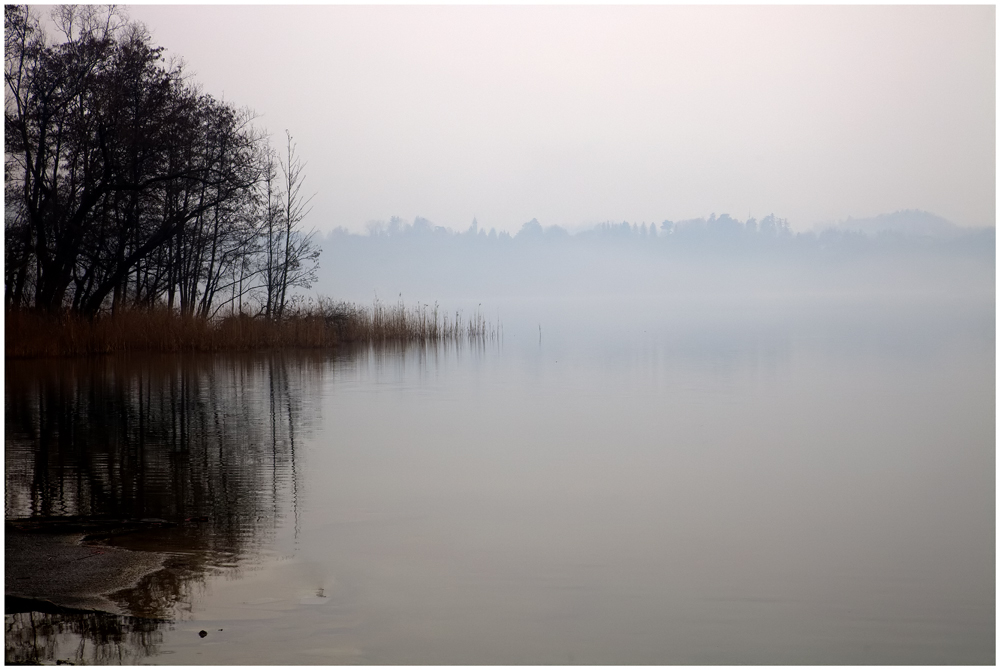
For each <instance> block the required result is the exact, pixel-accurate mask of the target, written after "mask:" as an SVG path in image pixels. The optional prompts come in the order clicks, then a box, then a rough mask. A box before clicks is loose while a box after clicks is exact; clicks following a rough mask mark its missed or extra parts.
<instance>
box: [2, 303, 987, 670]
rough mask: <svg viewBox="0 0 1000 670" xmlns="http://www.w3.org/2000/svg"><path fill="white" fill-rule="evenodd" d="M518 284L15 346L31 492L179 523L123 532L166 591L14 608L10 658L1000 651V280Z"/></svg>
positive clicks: (16, 494) (10, 478) (11, 411)
mask: <svg viewBox="0 0 1000 670" xmlns="http://www.w3.org/2000/svg"><path fill="white" fill-rule="evenodd" d="M505 310H506V313H505V314H504V318H505V322H504V333H503V338H502V340H497V341H490V342H486V343H462V344H461V345H455V344H448V345H440V346H429V347H428V346H410V347H403V348H399V347H395V348H394V347H383V348H366V349H361V350H358V351H353V352H346V351H342V352H339V353H337V354H336V355H328V354H300V355H293V354H283V355H256V356H224V357H214V358H205V357H184V358H171V357H142V358H132V359H129V360H105V359H93V360H89V361H75V362H72V363H67V362H60V363H53V362H45V363H40V362H8V363H7V370H6V393H5V411H6V440H5V449H6V497H5V511H6V516H7V518H8V519H11V518H21V517H25V516H32V515H35V516H50V515H106V514H112V515H122V516H132V517H137V518H142V517H155V518H163V519H167V520H171V521H177V522H178V525H177V526H176V527H173V528H170V529H167V530H157V531H151V532H147V533H140V534H135V535H129V536H123V537H122V538H120V539H119V540H117V541H116V543H117V544H120V545H121V546H125V547H130V548H135V549H147V550H155V551H164V550H169V551H170V557H171V564H170V569H169V570H166V571H163V572H160V573H157V574H155V575H153V576H151V577H150V578H147V580H145V581H144V582H143V583H141V584H140V585H138V587H137V588H133V589H129V590H126V591H123V592H119V593H117V594H114V596H113V599H114V600H115V602H117V603H118V604H119V606H120V607H122V609H123V611H127V612H129V613H131V614H133V615H134V617H135V618H132V617H118V616H111V615H107V616H101V615H91V616H90V617H89V618H83V619H81V618H80V617H77V618H75V619H74V618H72V617H60V615H41V614H38V613H34V614H32V615H30V616H29V615H28V614H19V615H7V617H6V619H7V636H6V646H7V659H8V661H11V660H19V659H20V660H24V659H41V660H46V661H48V662H53V661H55V660H57V659H69V660H77V661H85V660H90V661H99V662H104V663H114V662H126V663H136V662H142V663H168V664H297V663H318V664H331V663H372V664H409V663H421V664H426V663H429V664H484V663H490V664H521V663H528V664H548V663H555V664H565V663H570V664H573V663H576V664H590V663H598V664H701V663H707V664H743V663H766V664H786V663H791V664H816V663H834V664H854V663H862V664H883V663H887V664H914V663H933V664H952V663H974V664H992V663H994V662H995V646H994V645H995V640H994V633H995V600H994V594H995V507H994V500H995V332H994V312H993V308H992V306H990V307H989V308H988V309H986V308H982V307H980V308H968V307H966V308H962V309H957V308H946V307H942V306H940V305H938V306H935V307H932V308H930V307H927V306H926V305H924V306H921V305H916V306H914V305H909V306H903V305H899V304H895V305H885V304H881V305H869V306H867V307H860V306H858V305H849V304H840V305H834V304H827V305H823V306H822V307H818V306H816V305H812V306H808V305H798V306H795V305H777V306H776V305H770V306H769V305H760V304H757V305H753V306H749V307H748V306H746V305H743V306H736V307H734V306H732V305H728V306H726V305H721V306H720V305H714V306H705V305H702V306H701V307H700V308H698V309H694V308H692V307H691V305H687V306H684V305H673V306H664V305H657V306H655V307H649V306H645V307H643V306H641V305H640V306H638V307H637V306H635V305H631V306H629V305H622V304H620V303H615V304H608V305H603V306H599V307H595V305H594V304H593V303H592V302H590V303H588V304H578V305H566V304H563V305H562V306H561V307H560V308H559V309H556V308H555V307H554V306H553V305H546V304H544V303H538V304H534V305H531V304H522V305H519V306H507V307H505ZM186 519H187V521H185V520H186ZM202 519H204V520H202ZM161 619H162V620H164V621H163V622H162V623H157V622H156V621H158V620H161ZM151 620H153V623H150V622H151ZM201 630H205V631H206V633H207V635H206V636H205V637H200V636H199V635H198V633H199V631H201ZM40 631H41V633H40Z"/></svg>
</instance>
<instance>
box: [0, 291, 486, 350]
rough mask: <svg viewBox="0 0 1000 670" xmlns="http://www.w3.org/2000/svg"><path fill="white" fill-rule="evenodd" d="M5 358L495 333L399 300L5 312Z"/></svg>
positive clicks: (481, 321)
mask: <svg viewBox="0 0 1000 670" xmlns="http://www.w3.org/2000/svg"><path fill="white" fill-rule="evenodd" d="M4 335H5V337H4V347H5V354H6V356H7V357H8V358H35V357H44V356H80V355H89V354H112V353H125V352H140V351H145V352H184V351H251V350H264V349H302V348H308V349H315V348H325V347H336V346H338V345H341V344H364V343H377V342H397V343H409V342H436V341H446V340H450V341H457V340H466V339H468V340H474V341H488V340H495V339H497V338H498V337H499V328H498V327H497V326H495V325H493V324H490V323H487V321H486V319H485V318H484V317H483V315H482V314H481V313H480V312H479V311H477V312H476V313H475V314H473V316H472V317H471V318H469V319H464V318H463V317H462V314H461V313H455V315H454V318H449V315H447V314H442V313H441V312H440V310H439V309H438V306H437V305H434V306H433V307H431V306H428V305H423V306H420V305H418V306H415V307H406V306H405V305H404V304H403V303H402V302H399V303H397V304H395V305H386V304H384V303H382V302H380V301H378V300H376V301H375V302H374V303H373V304H372V305H371V306H361V305H356V304H352V303H346V302H334V301H331V300H327V299H322V298H321V299H320V300H319V302H318V304H317V305H315V306H310V307H303V308H298V309H294V310H292V311H290V312H289V313H288V314H286V315H285V316H284V317H282V318H281V319H279V320H268V319H264V318H262V317H254V316H250V315H248V314H230V315H227V316H223V317H218V318H213V319H205V318H199V317H193V316H186V315H180V314H178V313H176V312H172V311H170V310H167V309H165V308H160V309H152V310H135V311H124V312H119V313H117V314H113V315H111V314H108V315H102V316H98V317H96V318H94V319H88V318H84V317H81V316H79V315H75V314H70V313H64V314H58V315H52V314H41V313H37V312H31V311H8V312H7V313H6V323H5V333H4Z"/></svg>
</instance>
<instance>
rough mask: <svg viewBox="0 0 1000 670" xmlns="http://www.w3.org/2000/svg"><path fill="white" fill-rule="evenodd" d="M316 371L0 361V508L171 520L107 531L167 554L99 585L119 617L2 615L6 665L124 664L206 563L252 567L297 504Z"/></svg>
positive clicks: (215, 361) (281, 362) (312, 364)
mask: <svg viewBox="0 0 1000 670" xmlns="http://www.w3.org/2000/svg"><path fill="white" fill-rule="evenodd" d="M323 368H324V365H323V355H322V354H314V355H288V354H275V355H270V356H260V355H256V356H251V355H247V356H225V357H222V356H212V357H207V356H206V357H201V356H199V357H167V356H156V357H150V356H143V357H130V358H121V359H113V358H93V359H86V360H71V361H65V360H46V361H8V363H7V366H6V372H5V377H6V379H5V382H6V386H5V421H6V439H5V456H6V469H5V482H6V491H5V509H4V511H5V516H6V519H7V520H11V519H26V518H49V517H67V516H72V517H84V518H85V519H86V518H114V519H146V518H155V519H164V520H167V521H170V522H173V523H174V524H176V525H173V526H170V527H167V528H153V529H149V530H144V531H141V532H137V533H130V534H127V535H120V536H115V537H113V538H112V539H111V540H109V542H110V543H113V544H117V545H120V546H123V547H126V548H131V549H142V550H146V551H161V552H170V554H169V558H168V559H167V562H166V569H164V570H160V571H158V572H155V573H153V574H151V575H148V576H147V577H146V578H144V579H143V580H142V581H141V582H140V584H138V585H137V586H136V587H133V588H129V589H126V590H124V591H119V592H117V593H114V594H111V595H110V596H109V597H110V599H111V600H112V601H114V602H115V603H116V604H118V606H119V607H121V609H122V611H124V612H126V613H127V614H129V615H131V616H115V615H109V614H103V613H94V614H65V613H62V614H47V613H42V612H26V613H18V614H7V615H6V660H7V662H9V663H13V662H31V661H36V662H37V661H46V660H47V661H49V662H51V661H53V660H56V659H57V657H58V658H62V657H64V656H65V655H66V654H69V655H71V656H73V657H74V658H75V659H76V660H77V661H80V662H93V663H117V662H124V663H129V662H135V661H136V660H138V659H140V658H142V657H145V656H148V655H150V654H153V653H155V649H156V644H157V641H158V639H159V636H160V633H159V632H157V631H158V628H159V626H161V625H162V621H163V620H168V619H172V618H176V617H177V616H179V613H180V611H181V609H182V608H181V607H179V605H182V604H184V603H189V602H190V598H191V593H192V588H193V586H194V585H196V584H197V583H199V582H202V581H204V579H205V577H206V575H208V574H211V573H214V572H217V571H219V570H224V571H226V572H229V573H232V572H237V573H238V572H239V571H241V570H243V569H245V568H246V567H247V566H252V564H253V562H254V560H255V557H257V556H258V550H259V548H260V547H261V546H262V545H263V544H264V543H266V542H268V541H269V540H270V539H271V538H273V535H274V532H275V530H276V529H277V528H278V527H279V526H280V525H282V524H284V523H287V522H288V521H291V522H292V523H294V521H295V519H294V517H295V516H297V495H298V475H297V468H296V447H297V441H298V440H299V435H300V433H301V432H302V431H303V430H307V429H308V427H309V425H310V424H311V423H312V421H311V415H312V414H313V413H314V412H315V411H316V408H315V407H314V406H309V403H310V400H311V399H315V398H318V397H319V393H318V385H319V384H320V382H321V376H322V370H323ZM289 515H292V517H293V518H292V519H290V520H289V519H288V518H287V517H288V516H289ZM67 634H69V635H67ZM70 638H71V639H70ZM73 644H77V645H78V646H79V649H78V650H76V651H72V650H71V649H70V646H71V645H73ZM60 645H63V647H64V648H63V649H62V650H59V649H58V647H59V646H60ZM84 650H89V651H86V653H85V651H84ZM59 654H62V655H63V656H59ZM71 660H72V659H71Z"/></svg>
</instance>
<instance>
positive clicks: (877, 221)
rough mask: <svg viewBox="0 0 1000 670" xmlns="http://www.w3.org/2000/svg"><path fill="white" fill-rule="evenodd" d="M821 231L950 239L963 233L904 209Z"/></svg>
mask: <svg viewBox="0 0 1000 670" xmlns="http://www.w3.org/2000/svg"><path fill="white" fill-rule="evenodd" d="M818 227H819V228H821V229H833V230H851V231H857V232H862V233H866V234H868V235H877V234H879V233H903V234H907V235H919V236H925V237H952V236H954V235H957V234H959V233H962V232H965V231H964V229H963V228H960V227H959V226H956V225H955V224H954V223H952V222H951V221H949V220H947V219H945V218H944V217H940V216H938V215H937V214H931V213H930V212H922V211H920V210H915V209H905V210H902V211H900V212H893V213H891V214H879V215H878V216H874V217H869V218H864V219H854V218H851V217H848V218H847V219H846V220H844V221H838V222H837V223H833V224H825V225H821V226H818Z"/></svg>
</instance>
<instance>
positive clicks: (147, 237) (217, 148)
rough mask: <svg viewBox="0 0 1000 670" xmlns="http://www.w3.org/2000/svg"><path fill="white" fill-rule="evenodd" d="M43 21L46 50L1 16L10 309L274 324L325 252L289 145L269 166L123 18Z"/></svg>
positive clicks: (246, 124) (18, 21)
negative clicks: (259, 317) (149, 311)
mask: <svg viewBox="0 0 1000 670" xmlns="http://www.w3.org/2000/svg"><path fill="white" fill-rule="evenodd" d="M52 19H53V24H54V25H55V27H56V30H57V34H58V38H57V41H55V43H50V38H49V37H48V35H47V34H46V30H45V29H43V26H42V23H41V21H40V19H39V17H38V16H37V15H36V14H35V13H34V12H33V11H32V10H31V9H29V8H27V7H24V6H14V5H5V7H4V47H5V63H4V82H5V99H4V103H5V105H4V133H5V141H6V147H7V148H6V155H5V165H4V186H5V194H6V209H5V234H6V250H5V252H6V253H5V259H4V261H5V264H4V284H5V304H6V307H7V308H8V309H9V308H12V307H32V308H36V309H40V310H46V311H58V310H62V309H72V310H75V311H79V312H81V313H84V314H90V315H93V314H97V313H99V312H101V311H102V310H107V309H111V310H115V309H118V308H120V307H124V306H127V307H148V306H154V305H166V306H168V307H169V308H171V309H179V310H180V311H181V312H183V313H187V314H199V315H202V316H211V315H212V314H214V313H215V312H217V311H218V310H219V309H223V308H226V307H229V308H233V309H236V310H240V311H242V310H244V309H250V310H252V311H256V312H260V313H261V314H264V315H266V316H268V317H280V316H281V313H282V312H283V310H284V308H285V306H286V304H287V303H288V301H289V299H290V296H291V292H290V290H289V289H291V288H292V287H294V286H308V285H309V284H310V282H311V281H312V280H313V278H314V276H315V267H316V261H317V258H318V255H319V250H318V248H316V247H315V245H314V244H313V242H312V237H311V235H305V234H303V233H302V232H301V231H299V229H298V224H300V223H301V221H302V219H303V218H304V216H305V214H306V213H307V211H306V208H305V206H306V204H307V202H308V199H304V198H303V197H302V195H301V190H302V181H303V179H304V175H303V168H304V163H303V162H302V161H301V160H300V159H299V158H298V157H297V156H296V154H295V147H294V144H293V143H292V140H291V136H290V135H287V140H288V141H287V146H286V147H285V151H284V152H283V154H282V155H281V156H280V157H279V155H278V153H277V152H276V151H275V150H274V149H273V148H272V147H271V146H270V145H269V142H268V137H267V135H266V133H265V132H263V131H262V130H260V129H259V128H257V127H256V126H255V125H254V115H253V113H252V112H251V111H249V110H247V109H243V108H238V107H236V106H234V105H233V104H231V103H229V102H225V101H221V100H218V99H216V98H214V97H212V96H211V95H209V94H207V93H204V92H202V91H201V90H200V88H199V87H198V86H197V85H196V84H194V83H192V82H191V81H189V79H188V78H187V77H186V76H185V74H184V72H183V68H182V67H181V66H180V65H178V64H176V63H172V62H168V61H167V60H166V58H165V57H164V55H163V48H162V47H159V46H156V45H154V44H153V43H152V41H151V37H150V35H149V33H148V32H147V31H146V29H145V27H144V26H142V25H141V24H137V23H132V22H130V21H129V20H128V19H127V17H126V16H125V15H124V14H123V13H122V12H121V10H119V9H116V8H109V7H97V6H62V7H56V8H55V9H53V10H52ZM286 134H287V132H286Z"/></svg>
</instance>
